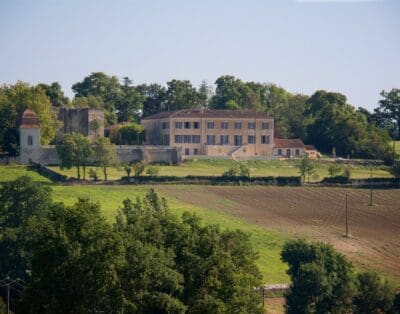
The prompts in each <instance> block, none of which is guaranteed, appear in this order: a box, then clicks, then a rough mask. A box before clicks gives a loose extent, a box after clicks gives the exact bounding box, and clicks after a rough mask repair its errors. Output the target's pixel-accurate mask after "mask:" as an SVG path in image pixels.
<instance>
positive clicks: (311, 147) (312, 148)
mask: <svg viewBox="0 0 400 314" xmlns="http://www.w3.org/2000/svg"><path fill="white" fill-rule="evenodd" d="M304 147H305V148H306V150H318V149H316V148H315V146H314V145H304Z"/></svg>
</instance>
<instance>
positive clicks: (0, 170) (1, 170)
mask: <svg viewBox="0 0 400 314" xmlns="http://www.w3.org/2000/svg"><path fill="white" fill-rule="evenodd" d="M23 175H25V176H29V177H31V178H32V179H33V180H34V181H38V182H44V183H50V182H51V181H50V180H49V179H47V178H46V177H43V176H41V175H40V174H38V173H37V172H36V171H33V170H29V169H28V168H27V167H26V166H23V165H7V166H5V165H0V182H7V181H12V180H15V179H16V178H18V177H20V176H23Z"/></svg>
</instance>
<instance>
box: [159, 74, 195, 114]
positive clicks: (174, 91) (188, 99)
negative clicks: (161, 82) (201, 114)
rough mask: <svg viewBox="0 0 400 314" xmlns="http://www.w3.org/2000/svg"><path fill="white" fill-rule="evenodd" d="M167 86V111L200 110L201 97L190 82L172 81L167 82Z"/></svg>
mask: <svg viewBox="0 0 400 314" xmlns="http://www.w3.org/2000/svg"><path fill="white" fill-rule="evenodd" d="M167 86H168V88H167V91H166V93H165V107H166V110H168V111H172V110H179V109H196V108H200V106H201V100H200V95H199V93H198V92H197V90H196V88H194V87H193V85H192V83H190V81H187V80H184V81H180V80H172V81H169V82H167Z"/></svg>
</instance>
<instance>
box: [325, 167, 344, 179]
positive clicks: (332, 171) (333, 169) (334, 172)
mask: <svg viewBox="0 0 400 314" xmlns="http://www.w3.org/2000/svg"><path fill="white" fill-rule="evenodd" d="M342 171H343V169H342V167H341V166H339V165H335V164H334V165H331V166H329V168H328V173H329V176H330V177H331V178H333V177H335V176H337V175H338V174H339V173H341V172H342Z"/></svg>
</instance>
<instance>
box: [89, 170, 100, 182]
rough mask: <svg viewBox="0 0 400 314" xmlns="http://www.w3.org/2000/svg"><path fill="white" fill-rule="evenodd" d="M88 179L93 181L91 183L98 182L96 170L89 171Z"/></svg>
mask: <svg viewBox="0 0 400 314" xmlns="http://www.w3.org/2000/svg"><path fill="white" fill-rule="evenodd" d="M89 178H91V179H93V181H98V180H99V175H98V173H97V168H95V169H94V170H93V169H92V168H90V169H89Z"/></svg>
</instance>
